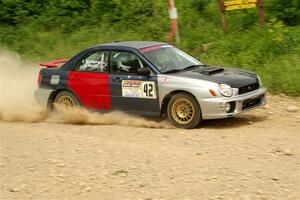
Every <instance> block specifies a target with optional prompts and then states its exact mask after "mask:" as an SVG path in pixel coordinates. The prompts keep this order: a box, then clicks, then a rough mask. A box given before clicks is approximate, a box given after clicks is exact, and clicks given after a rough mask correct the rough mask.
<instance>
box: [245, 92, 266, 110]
mask: <svg viewBox="0 0 300 200" xmlns="http://www.w3.org/2000/svg"><path fill="white" fill-rule="evenodd" d="M263 97H264V95H260V96H258V97H256V98H251V99H247V100H245V101H244V102H243V105H242V110H248V109H251V108H254V107H256V106H259V105H260V104H261V102H262V99H263Z"/></svg>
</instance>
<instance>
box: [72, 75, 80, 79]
mask: <svg viewBox="0 0 300 200" xmlns="http://www.w3.org/2000/svg"><path fill="white" fill-rule="evenodd" d="M71 79H72V80H79V79H80V76H78V75H75V76H71Z"/></svg>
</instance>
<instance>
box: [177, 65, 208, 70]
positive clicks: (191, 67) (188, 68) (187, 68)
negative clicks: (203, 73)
mask: <svg viewBox="0 0 300 200" xmlns="http://www.w3.org/2000/svg"><path fill="white" fill-rule="evenodd" d="M206 66H207V65H204V64H200V65H190V66H188V67H185V68H183V69H182V70H190V69H195V68H196V67H206Z"/></svg>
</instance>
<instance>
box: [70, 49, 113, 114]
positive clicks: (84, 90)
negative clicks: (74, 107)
mask: <svg viewBox="0 0 300 200" xmlns="http://www.w3.org/2000/svg"><path fill="white" fill-rule="evenodd" d="M108 60H109V51H94V52H90V53H88V54H87V55H86V56H84V57H83V59H81V61H80V62H79V64H78V66H76V68H75V70H73V71H70V72H69V75H68V86H69V88H70V89H71V90H72V91H73V92H74V93H75V94H76V95H77V97H78V98H79V101H80V102H81V104H82V105H83V106H85V107H87V108H91V109H95V110H110V109H111V101H110V88H109V74H108V69H109V67H108Z"/></svg>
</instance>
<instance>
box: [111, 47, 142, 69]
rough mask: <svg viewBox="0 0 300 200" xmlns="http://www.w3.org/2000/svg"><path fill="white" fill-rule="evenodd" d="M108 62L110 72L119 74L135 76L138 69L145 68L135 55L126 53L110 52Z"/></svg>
mask: <svg viewBox="0 0 300 200" xmlns="http://www.w3.org/2000/svg"><path fill="white" fill-rule="evenodd" d="M110 62H111V71H112V72H113V73H120V74H122V73H124V74H136V73H137V71H138V69H139V68H144V67H147V66H146V64H145V63H143V62H142V61H141V60H140V59H139V58H138V57H137V56H136V55H135V54H133V53H130V52H126V51H112V52H111V58H110Z"/></svg>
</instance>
